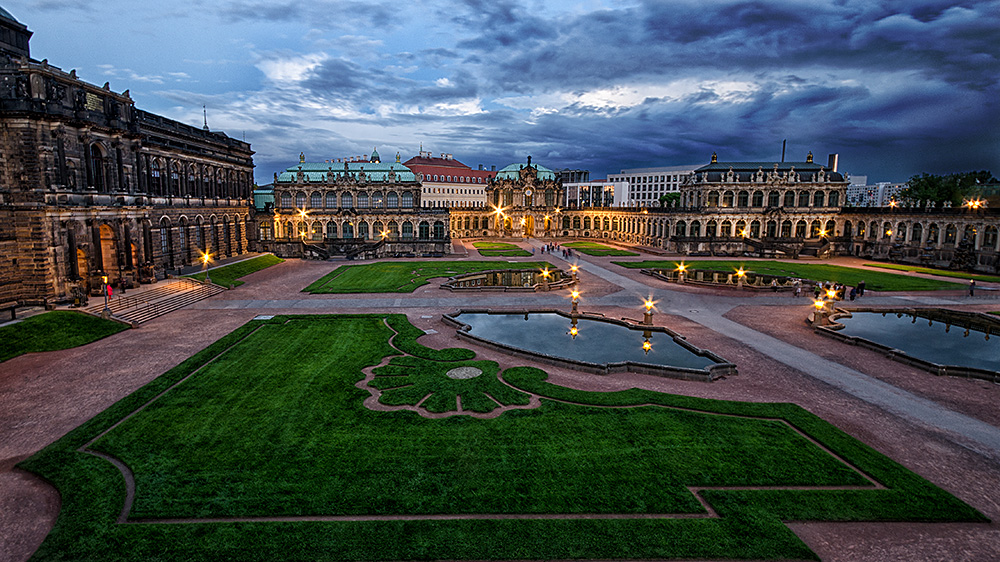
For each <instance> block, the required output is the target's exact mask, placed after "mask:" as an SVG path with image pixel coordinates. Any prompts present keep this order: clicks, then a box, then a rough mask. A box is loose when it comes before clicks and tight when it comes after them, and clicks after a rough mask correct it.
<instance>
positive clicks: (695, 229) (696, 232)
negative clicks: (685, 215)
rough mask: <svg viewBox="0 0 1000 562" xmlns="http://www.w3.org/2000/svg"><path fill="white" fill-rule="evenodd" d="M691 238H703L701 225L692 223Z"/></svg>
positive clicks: (696, 222)
mask: <svg viewBox="0 0 1000 562" xmlns="http://www.w3.org/2000/svg"><path fill="white" fill-rule="evenodd" d="M691 236H701V223H700V222H698V221H691Z"/></svg>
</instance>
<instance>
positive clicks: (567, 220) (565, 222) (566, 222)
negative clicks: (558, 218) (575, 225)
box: [562, 217, 570, 230]
mask: <svg viewBox="0 0 1000 562" xmlns="http://www.w3.org/2000/svg"><path fill="white" fill-rule="evenodd" d="M562 227H563V228H564V229H565V230H569V228H570V218H569V217H563V219H562Z"/></svg>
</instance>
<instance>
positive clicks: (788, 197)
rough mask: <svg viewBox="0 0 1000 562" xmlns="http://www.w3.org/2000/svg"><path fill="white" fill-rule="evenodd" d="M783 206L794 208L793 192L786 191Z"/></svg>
mask: <svg viewBox="0 0 1000 562" xmlns="http://www.w3.org/2000/svg"><path fill="white" fill-rule="evenodd" d="M784 206H785V207H794V206H795V192H794V191H786V192H785V204H784Z"/></svg>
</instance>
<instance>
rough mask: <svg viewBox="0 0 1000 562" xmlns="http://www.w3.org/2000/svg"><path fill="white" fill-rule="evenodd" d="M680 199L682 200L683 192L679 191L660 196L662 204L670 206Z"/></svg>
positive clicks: (662, 205)
mask: <svg viewBox="0 0 1000 562" xmlns="http://www.w3.org/2000/svg"><path fill="white" fill-rule="evenodd" d="M680 200H681V194H680V193H677V192H676V191H674V192H671V193H664V194H663V195H661V196H660V206H661V207H669V206H671V205H673V204H674V203H676V202H678V201H680Z"/></svg>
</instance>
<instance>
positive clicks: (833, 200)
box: [826, 191, 840, 207]
mask: <svg viewBox="0 0 1000 562" xmlns="http://www.w3.org/2000/svg"><path fill="white" fill-rule="evenodd" d="M826 204H827V206H828V207H839V206H840V193H838V192H836V191H833V192H831V193H830V200H829V201H827V202H826Z"/></svg>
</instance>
